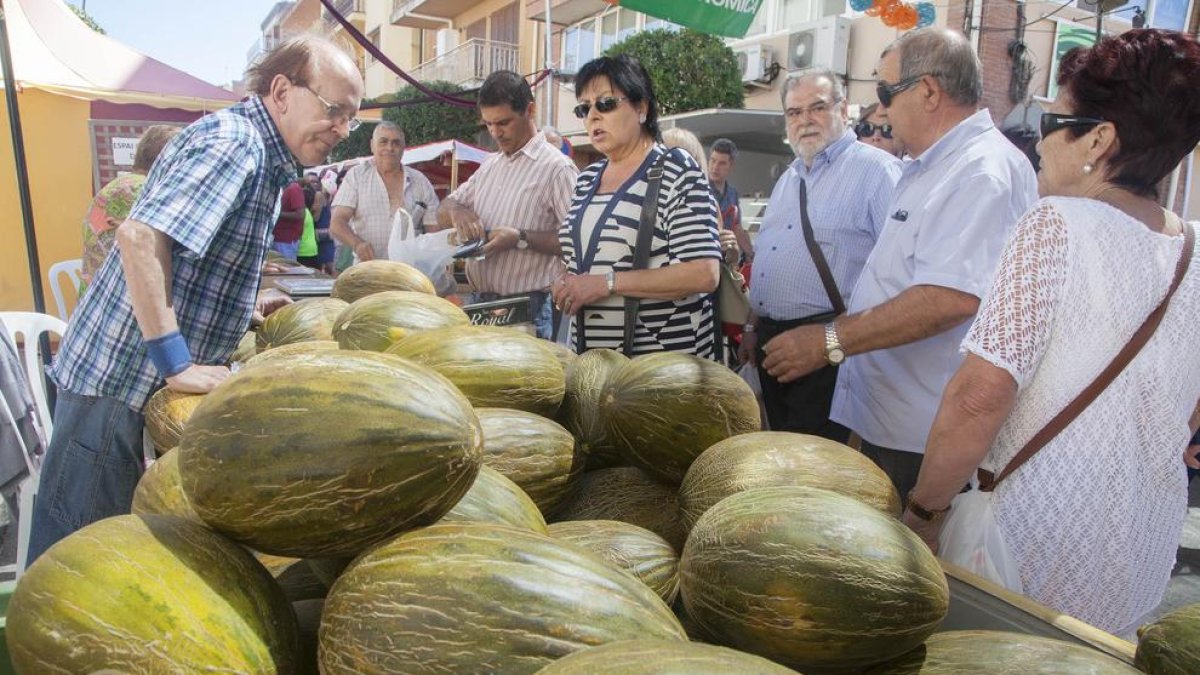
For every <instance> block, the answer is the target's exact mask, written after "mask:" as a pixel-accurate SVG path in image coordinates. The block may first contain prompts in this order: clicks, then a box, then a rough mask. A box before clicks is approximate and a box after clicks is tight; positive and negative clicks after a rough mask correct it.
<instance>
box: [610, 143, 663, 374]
mask: <svg viewBox="0 0 1200 675" xmlns="http://www.w3.org/2000/svg"><path fill="white" fill-rule="evenodd" d="M666 161H667V153H665V152H664V153H662V154H660V155H659V156H658V159H657V160H655V162H654V164H652V165H650V168H649V169H647V170H646V198H645V199H644V200H643V201H642V218H641V222H639V223H638V234H637V245H636V246H635V247H634V249H633V269H635V270H644V269H646V266H647V265H649V264H650V244H651V242H652V240H653V239H654V222H655V220H657V219H658V187H659V185H660V184H661V183H662V172H663V164H665V163H666ZM641 304H642V299H641V298H634V297H630V296H628V295H627V296H625V339H624V342H623V343H622V345H621V346H622V350H623V351H624V352H625V356H633V336H634V333H635V332H636V331H637V315H638V306H640V305H641Z"/></svg>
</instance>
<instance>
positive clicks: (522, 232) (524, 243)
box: [517, 230, 529, 251]
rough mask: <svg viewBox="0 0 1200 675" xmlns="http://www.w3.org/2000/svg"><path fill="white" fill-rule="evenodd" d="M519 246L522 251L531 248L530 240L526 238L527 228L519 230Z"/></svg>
mask: <svg viewBox="0 0 1200 675" xmlns="http://www.w3.org/2000/svg"><path fill="white" fill-rule="evenodd" d="M517 248H519V249H521V250H522V251H524V250H525V249H527V248H529V240H528V239H526V238H525V230H517Z"/></svg>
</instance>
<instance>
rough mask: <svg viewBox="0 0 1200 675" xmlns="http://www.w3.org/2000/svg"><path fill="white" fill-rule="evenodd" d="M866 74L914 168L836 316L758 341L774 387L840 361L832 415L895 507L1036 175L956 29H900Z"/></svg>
mask: <svg viewBox="0 0 1200 675" xmlns="http://www.w3.org/2000/svg"><path fill="white" fill-rule="evenodd" d="M876 73H877V75H876V77H877V78H878V83H877V85H876V93H877V94H878V96H879V100H880V103H881V104H882V105H883V107H884V108H886V109H887V114H888V121H889V122H890V123H891V125H892V134H893V135H895V136H896V137H897V138H898V139H900V141H901V143H903V144H904V147H905V148H906V150H907V152H908V154H909V155H910V156H911V157H912V158H913V159H911V160H909V161H908V162H906V163H905V164H904V168H903V173H902V174H901V176H900V181H899V182H898V183H897V184H896V189H895V190H894V192H893V194H892V201H891V205H890V206H889V207H888V210H887V211H888V213H889V214H890V215H889V217H888V221H887V223H886V224H885V225H884V227H883V230H882V231H881V232H880V234H879V239H878V241H877V242H876V244H875V248H874V249H873V250H872V251H871V255H870V256H869V257H868V258H867V262H866V265H865V266H864V268H863V272H862V274H861V275H860V276H859V279H858V283H857V285H856V286H855V288H854V291H853V293H852V294H851V296H850V303H849V305H848V306H847V313H846V314H844V315H842V316H840V317H838V318H837V319H835V320H834V321H832V322H830V323H827V324H825V325H824V326H821V325H812V326H801V327H800V328H799V329H797V330H794V331H789V332H788V333H785V334H784V335H781V336H779V337H777V338H775V340H773V341H771V342H767V343H766V346H765V348H764V353H765V359H764V360H763V362H762V363H763V367H764V369H765V370H766V371H767V373H769V374H770V375H771V376H772V377H774V378H776V379H778V380H779V381H780V382H784V383H786V382H791V381H793V380H795V379H796V378H799V377H801V376H803V375H806V374H808V373H810V372H813V371H814V370H816V369H818V368H821V367H824V366H825V365H827V364H828V363H829V362H830V360H837V359H839V358H841V357H842V356H843V355H845V356H846V360H845V363H843V364H842V366H841V368H840V369H839V370H840V372H839V373H838V380H837V387H836V389H835V390H834V396H833V404H832V406H831V408H830V419H832V420H833V421H834V422H837V423H839V424H841V425H842V426H845V427H847V428H849V429H850V430H852V431H855V432H857V433H858V435H859V436H861V437H862V439H863V442H862V447H861V450H862V452H863V454H865V455H867V456H868V457H870V458H871V459H872V460H874V461H875V462H876V463H877V464H878V465H879V466H880V467H882V468H883V469H884V471H886V472H887V474H888V476H889V477H891V479H892V482H893V483H894V484H895V485H896V489H897V490H898V491H899V492H900V495H901V498H902V499H903V498H904V497H905V496H906V495H907V494H908V492H909V490H911V489H912V486H913V485H914V484H915V483H916V479H917V472H918V471H919V470H920V467H921V453H922V452H923V451H924V449H925V439H926V437H927V436H928V435H929V427H930V426H932V424H933V415H934V412H935V411H936V410H937V404H938V400H939V399H940V398H941V393H942V390H943V389H945V386H946V382H948V381H949V380H950V376H951V375H952V374H953V373H954V371H955V369H957V367H958V364H959V363H961V361H962V357H961V356H960V355H959V354H958V345H959V343H960V342H962V338H963V336H964V335H965V334H966V331H967V326H968V323H969V322H970V320H971V318H972V317H973V316H975V312H976V310H977V309H978V308H979V299H980V298H981V297H982V296H983V294H984V292H985V291H986V290H987V288H988V285H989V284H990V283H991V279H992V273H993V271H994V270H995V266H996V262H997V261H998V260H999V258H1000V252H1001V251H1002V250H1003V248H1004V242H1005V241H1007V240H1008V235H1009V233H1010V232H1011V231H1012V226H1013V225H1014V224H1016V222H1017V220H1018V219H1019V218H1020V217H1021V215H1022V214H1024V213H1025V211H1027V210H1028V209H1029V207H1030V206H1031V205H1032V204H1033V203H1034V201H1036V199H1037V179H1036V177H1035V175H1034V173H1033V169H1032V168H1031V167H1030V166H1029V162H1028V161H1026V159H1025V157H1024V156H1023V155H1022V154H1021V153H1020V152H1019V151H1018V150H1017V149H1016V148H1015V147H1013V145H1012V143H1009V142H1008V139H1006V138H1004V136H1003V135H1002V134H1001V133H1000V132H999V131H998V130H997V129H996V128H995V126H994V125H993V124H992V121H991V117H990V116H989V114H988V112H987V110H980V109H979V108H978V105H979V100H980V98H981V96H982V91H983V82H982V76H981V74H980V66H979V59H978V57H976V56H975V52H974V51H973V50H972V49H971V44H970V42H969V41H968V40H967V39H966V38H964V37H963V36H962V35H961V34H959V33H956V32H953V31H950V30H946V29H942V28H934V27H929V28H918V29H916V30H913V31H909V32H908V33H905V34H904V35H903V36H901V37H900V38H899V39H898V40H896V41H895V42H893V43H892V44H891V45H890V46H889V47H888V48H887V49H886V50H885V51H884V53H883V56H882V58H881V60H880V62H879V65H878V66H877V68H876ZM754 286H755V285H754V284H751V286H750V287H751V288H754Z"/></svg>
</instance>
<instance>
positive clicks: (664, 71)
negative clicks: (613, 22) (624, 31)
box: [605, 29, 745, 115]
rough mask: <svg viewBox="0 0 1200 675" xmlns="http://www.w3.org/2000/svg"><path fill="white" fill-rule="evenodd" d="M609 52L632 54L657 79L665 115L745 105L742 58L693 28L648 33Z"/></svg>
mask: <svg viewBox="0 0 1200 675" xmlns="http://www.w3.org/2000/svg"><path fill="white" fill-rule="evenodd" d="M605 54H606V55H607V56H616V55H618V54H627V55H629V56H632V57H635V58H636V59H637V60H639V61H641V63H642V65H643V66H645V68H646V72H648V73H650V78H651V79H652V80H653V81H654V93H655V95H656V96H657V98H658V106H659V114H662V115H673V114H675V113H682V112H688V111H690V110H703V109H704V108H742V107H745V102H744V96H743V93H742V74H741V71H740V70H739V69H738V63H737V57H736V56H734V53H733V50H732V49H730V48H729V46H728V45H726V44H725V43H724V42H722V41H721V39H720V38H718V37H716V36H714V35H707V34H704V33H698V32H696V31H693V30H690V29H684V30H681V31H670V30H665V29H658V30H651V31H642V32H640V33H635V34H633V35H631V36H629V37H628V38H626V39H624V40H622V41H621V42H618V43H617V44H615V45H613V46H612V47H609V49H608V51H607V52H605Z"/></svg>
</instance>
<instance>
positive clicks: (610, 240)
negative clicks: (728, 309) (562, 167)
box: [558, 145, 721, 358]
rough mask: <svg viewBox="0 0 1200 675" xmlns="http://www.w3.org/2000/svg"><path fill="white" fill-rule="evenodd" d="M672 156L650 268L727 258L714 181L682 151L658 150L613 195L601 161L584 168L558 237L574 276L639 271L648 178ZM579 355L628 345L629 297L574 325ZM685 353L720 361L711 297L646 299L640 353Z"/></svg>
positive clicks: (602, 305) (587, 313) (592, 308)
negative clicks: (636, 257)
mask: <svg viewBox="0 0 1200 675" xmlns="http://www.w3.org/2000/svg"><path fill="white" fill-rule="evenodd" d="M663 152H667V159H666V162H665V163H664V164H663V174H662V183H661V185H660V186H659V192H658V209H657V216H656V218H655V222H654V237H653V238H652V240H651V243H650V261H649V263H648V265H647V269H657V268H661V267H666V266H667V265H671V264H678V263H683V262H688V261H692V260H706V259H710V258H711V259H714V260H720V259H721V249H720V247H719V246H718V244H717V202H716V199H715V198H714V197H713V193H712V189H711V188H710V187H709V184H708V179H707V178H706V177H705V176H704V173H703V172H702V171H701V170H700V166H699V165H698V164H697V163H696V161H695V160H694V159H692V156H691V155H689V154H687V153H686V152H684V151H682V150H679V149H678V148H676V149H672V150H670V151H668V150H667V149H666V148H665V147H663V146H661V145H655V146H654V148H653V149H651V151H650V153H649V154H647V155H646V159H645V160H644V161H643V162H642V165H641V166H640V167H638V170H637V171H636V172H635V173H634V175H633V176H632V177H630V179H629V180H628V181H626V183H625V184H624V185H622V186H621V187H620V188H619V189H618V190H617V191H616V192H614V193H611V194H597V189H598V187H599V185H600V175H601V173H602V172H603V171H604V168H605V166H607V160H601V161H599V162H597V163H595V164H592V165H591V166H589V167H588V168H586V169H584V170H583V172H582V173H580V174H579V180H578V181H577V182H576V187H575V198H574V201H573V202H572V204H571V212H570V214H569V215H568V216H567V222H566V223H565V224H564V225H563V227H562V229H560V230H559V233H558V239H559V242H560V243H561V244H562V249H563V256H564V258H565V260H566V261H567V269H568V270H569V271H570V272H571V273H573V274H605V273H607V272H608V271H609V270H614V271H617V272H620V271H624V270H630V269H633V252H634V249H635V248H636V247H637V233H638V225H639V224H640V223H641V217H642V203H643V202H644V201H645V197H646V190H647V188H648V187H649V182H648V181H647V180H646V171H647V170H648V169H649V168H650V166H651V165H652V164H653V163H654V161H655V160H657V159H658V157H659V155H661V154H662V153H663ZM571 335H572V341H573V343H574V345H575V349H576V351H583V350H585V349H596V348H607V349H621V347H622V343H623V341H624V338H625V298H624V297H622V296H619V295H614V296H612V297H610V298H605V299H603V300H601V301H599V302H598V303H597V304H595V305H589V306H587V307H585V308H583V310H582V311H580V313H579V314H577V315H576V316H575V319H574V321H573V322H572V331H571ZM660 351H680V352H686V353H689V354H696V355H698V356H703V357H706V358H712V356H713V305H712V296H711V295H710V294H707V293H704V294H694V295H689V296H687V297H684V298H679V299H676V300H649V299H643V300H642V301H641V304H640V306H639V307H638V316H637V326H636V327H635V328H634V339H633V353H634V354H647V353H650V352H660Z"/></svg>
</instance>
